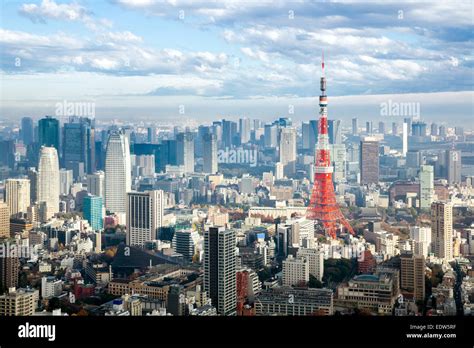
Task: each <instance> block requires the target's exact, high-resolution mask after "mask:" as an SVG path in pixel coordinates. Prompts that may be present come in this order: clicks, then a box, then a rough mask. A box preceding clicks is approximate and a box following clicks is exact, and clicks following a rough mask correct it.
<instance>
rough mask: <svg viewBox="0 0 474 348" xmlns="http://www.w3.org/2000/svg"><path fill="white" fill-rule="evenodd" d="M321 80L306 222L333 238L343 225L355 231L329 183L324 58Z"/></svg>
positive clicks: (330, 178) (330, 176) (331, 184)
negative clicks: (338, 203) (316, 135)
mask: <svg viewBox="0 0 474 348" xmlns="http://www.w3.org/2000/svg"><path fill="white" fill-rule="evenodd" d="M322 68H323V76H322V77H321V84H320V89H321V95H320V96H319V123H318V126H319V132H318V145H317V150H316V158H315V169H314V171H315V174H314V184H313V188H312V190H311V199H310V202H309V206H308V210H307V211H306V218H307V219H308V220H317V221H318V223H319V224H320V225H321V226H322V227H323V228H324V230H325V232H326V233H327V234H328V235H329V236H330V237H331V238H334V239H335V238H336V233H337V231H338V229H339V227H340V226H341V225H343V226H344V227H345V228H346V229H347V230H348V231H349V233H351V234H354V230H353V229H352V227H351V225H350V224H349V223H348V222H347V220H346V219H345V217H344V215H342V212H341V210H340V209H339V206H338V205H337V202H336V193H335V192H334V184H333V180H332V174H333V171H334V169H333V167H332V164H331V154H330V149H329V137H328V123H327V120H328V113H327V104H328V98H327V95H326V77H325V76H324V58H323V62H322Z"/></svg>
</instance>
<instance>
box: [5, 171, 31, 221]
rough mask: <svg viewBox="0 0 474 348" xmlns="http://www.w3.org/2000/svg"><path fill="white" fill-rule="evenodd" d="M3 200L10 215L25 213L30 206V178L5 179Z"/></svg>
mask: <svg viewBox="0 0 474 348" xmlns="http://www.w3.org/2000/svg"><path fill="white" fill-rule="evenodd" d="M5 202H6V203H7V204H8V208H9V216H10V217H11V216H14V215H16V214H18V213H25V214H26V213H27V211H28V207H29V206H30V180H28V179H7V180H6V182H5Z"/></svg>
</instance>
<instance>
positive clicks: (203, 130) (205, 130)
mask: <svg viewBox="0 0 474 348" xmlns="http://www.w3.org/2000/svg"><path fill="white" fill-rule="evenodd" d="M211 130H212V127H209V126H204V125H200V126H199V127H198V131H197V136H196V139H195V141H194V156H195V157H203V151H204V150H203V144H204V136H205V135H206V134H211V133H212V131H211ZM216 144H217V140H216Z"/></svg>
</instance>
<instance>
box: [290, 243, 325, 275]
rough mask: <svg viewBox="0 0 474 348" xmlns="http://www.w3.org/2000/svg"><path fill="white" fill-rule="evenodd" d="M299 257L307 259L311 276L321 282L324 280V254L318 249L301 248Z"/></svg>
mask: <svg viewBox="0 0 474 348" xmlns="http://www.w3.org/2000/svg"><path fill="white" fill-rule="evenodd" d="M296 255H297V257H300V258H305V259H306V260H307V261H308V271H309V274H311V275H312V276H314V277H315V278H316V279H318V280H319V281H322V280H323V274H324V253H323V252H321V251H319V250H316V249H308V248H299V249H298V252H297V254H296Z"/></svg>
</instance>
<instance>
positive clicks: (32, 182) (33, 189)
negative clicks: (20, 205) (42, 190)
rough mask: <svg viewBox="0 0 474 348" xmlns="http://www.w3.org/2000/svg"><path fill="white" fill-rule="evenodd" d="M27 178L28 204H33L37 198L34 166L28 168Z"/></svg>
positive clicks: (36, 174)
mask: <svg viewBox="0 0 474 348" xmlns="http://www.w3.org/2000/svg"><path fill="white" fill-rule="evenodd" d="M27 176H28V180H30V204H34V203H35V202H36V199H37V198H38V189H37V187H38V171H37V170H36V168H34V167H31V168H28V172H27Z"/></svg>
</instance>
